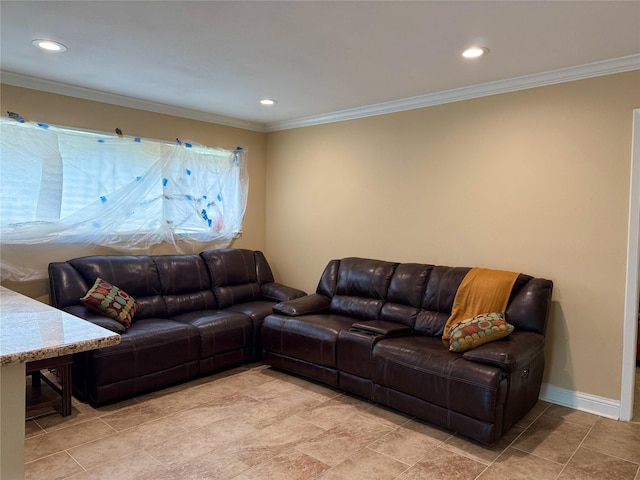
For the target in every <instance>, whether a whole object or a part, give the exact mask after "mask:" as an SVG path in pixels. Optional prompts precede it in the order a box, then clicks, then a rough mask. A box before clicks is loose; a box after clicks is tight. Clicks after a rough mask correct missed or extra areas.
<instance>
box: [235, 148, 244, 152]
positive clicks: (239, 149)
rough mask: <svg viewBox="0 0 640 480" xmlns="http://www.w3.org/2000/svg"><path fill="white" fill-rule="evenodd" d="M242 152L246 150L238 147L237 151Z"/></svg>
mask: <svg viewBox="0 0 640 480" xmlns="http://www.w3.org/2000/svg"><path fill="white" fill-rule="evenodd" d="M242 150H244V148H242V147H236V151H238V152H241V151H242Z"/></svg>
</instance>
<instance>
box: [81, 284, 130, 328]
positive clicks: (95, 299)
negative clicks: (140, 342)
mask: <svg viewBox="0 0 640 480" xmlns="http://www.w3.org/2000/svg"><path fill="white" fill-rule="evenodd" d="M80 302H81V303H82V304H84V305H86V306H87V307H89V308H90V309H91V310H94V311H96V312H98V313H100V314H101V315H105V316H107V317H110V318H113V319H115V320H117V321H118V322H120V323H121V324H122V325H123V326H124V328H129V327H130V326H131V320H132V319H133V316H134V315H135V313H136V308H138V305H137V303H136V300H135V299H134V298H133V297H132V296H131V295H129V294H128V293H126V292H125V291H124V290H120V289H119V288H118V287H116V286H115V285H111V284H110V283H109V282H107V281H106V280H103V279H101V278H100V277H98V278H97V279H96V281H95V283H94V284H93V287H91V288H90V289H89V290H88V291H87V293H86V294H85V296H84V297H82V298H81V299H80Z"/></svg>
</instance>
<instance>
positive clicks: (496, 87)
mask: <svg viewBox="0 0 640 480" xmlns="http://www.w3.org/2000/svg"><path fill="white" fill-rule="evenodd" d="M631 70H640V54H636V55H629V56H626V57H619V58H614V59H610V60H603V61H600V62H595V63H588V64H585V65H577V66H574V67H568V68H562V69H558V70H552V71H549V72H543V73H536V74H533V75H525V76H522V77H515V78H510V79H507V80H498V81H495V82H488V83H482V84H479V85H472V86H470V87H462V88H456V89H452V90H443V91H441V92H435V93H429V94H426V95H419V96H416V97H410V98H404V99H400V100H393V101H390V102H383V103H377V104H374V105H367V106H364V107H356V108H350V109H346V110H340V111H337V112H331V113H327V114H322V115H313V116H309V117H303V118H298V119H294V120H285V121H282V122H273V123H267V124H262V123H257V122H250V121H246V120H240V119H236V118H231V117H225V116H221V115H216V114H212V113H206V112H200V111H197V110H190V109H186V108H180V107H175V106H171V105H166V104H162V103H156V102H150V101H146V100H140V99H137V98H133V97H127V96H124V95H116V94H113V93H107V92H102V91H99V90H93V89H90V88H84V87H79V86H76V85H69V84H65V83H60V82H54V81H51V80H44V79H42V78H37V77H31V76H27V75H21V74H18V73H13V72H5V71H2V72H0V81H1V82H2V83H6V84H7V85H13V86H17V87H24V88H31V89H34V90H42V91H45V92H49V93H57V94H60V95H67V96H70V97H77V98H83V99H85V100H93V101H97V102H103V103H108V104H112V105H119V106H121V107H128V108H136V109H139V110H146V111H150V112H156V113H162V114H166V115H173V116H176V117H182V118H189V119H192V120H201V121H203V122H210V123H216V124H219V125H226V126H228V127H235V128H242V129H245V130H252V131H256V132H276V131H279V130H289V129H293V128H300V127H310V126H313V125H322V124H325V123H334V122H342V121H345V120H355V119H358V118H365V117H372V116H376V115H384V114H387V113H395V112H402V111H405V110H414V109H418V108H425V107H431V106H434V105H442V104H445V103H453V102H460V101H462V100H471V99H473V98H480V97H486V96H490V95H498V94H501V93H509V92H515V91H518V90H526V89H529V88H536V87H543V86H547V85H553V84H557V83H564V82H572V81H576V80H583V79H587V78H591V77H598V76H602V75H611V74H615V73H623V72H628V71H631Z"/></svg>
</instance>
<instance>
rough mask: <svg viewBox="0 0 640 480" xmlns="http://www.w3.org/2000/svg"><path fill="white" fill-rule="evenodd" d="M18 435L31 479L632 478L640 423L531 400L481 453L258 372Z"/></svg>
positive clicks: (51, 418)
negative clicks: (517, 418) (525, 412)
mask: <svg viewBox="0 0 640 480" xmlns="http://www.w3.org/2000/svg"><path fill="white" fill-rule="evenodd" d="M637 383H638V382H637ZM637 397H640V395H637ZM26 437H27V438H26V441H25V462H26V464H25V474H26V478H27V479H38V480H54V479H62V478H64V479H69V480H80V479H82V480H85V479H118V480H126V479H140V480H178V479H179V480H187V479H194V480H195V479H237V480H250V479H261V480H262V479H277V480H287V479H303V480H309V479H319V480H329V479H349V480H354V479H366V480H373V479H400V480H410V479H440V478H442V479H483V480H485V479H509V480H514V479H536V480H542V479H580V480H584V479H598V480H600V479H616V480H618V479H631V480H633V479H640V473H639V466H640V423H630V422H618V421H614V420H610V419H607V418H603V417H599V416H596V415H591V414H588V413H584V412H579V411H576V410H571V409H568V408H565V407H561V406H557V405H553V404H550V403H546V402H543V401H540V402H538V404H537V405H536V406H535V407H534V409H533V410H532V411H531V412H529V414H528V415H527V416H526V417H525V418H523V419H522V420H521V421H520V422H518V424H517V425H515V426H514V427H513V428H512V429H511V430H510V431H509V432H508V433H507V435H506V436H505V437H504V438H503V439H502V441H501V442H500V443H499V444H498V445H495V446H493V447H485V446H481V445H478V444H476V443H473V442H470V441H468V440H465V439H464V438H461V437H458V436H456V435H454V434H452V433H451V432H448V431H445V430H442V429H440V428H436V427H434V426H431V425H428V424H426V423H423V422H420V421H417V420H415V419H412V418H411V417H408V416H405V415H402V414H400V413H398V412H394V411H390V410H387V409H384V408H381V407H380V406H377V405H375V404H372V403H369V402H366V401H364V400H360V399H358V398H355V397H352V396H350V395H347V394H344V393H343V392H340V391H338V390H334V389H331V388H326V387H324V386H321V385H318V384H315V383H311V382H307V381H305V380H302V379H299V378H296V377H292V376H289V375H286V374H283V373H280V372H277V371H274V370H272V369H270V368H269V367H266V366H263V365H251V366H248V367H242V368H237V369H234V370H231V371H228V372H225V373H222V374H219V375H215V376H211V377H207V378H203V379H198V380H195V381H192V382H190V383H186V384H183V385H179V386H176V387H172V388H169V389H165V390H162V391H160V392H155V393H152V394H149V395H145V396H141V397H138V398H135V399H132V400H127V401H124V402H121V403H117V404H114V405H110V406H106V407H102V408H97V409H95V408H92V407H90V406H88V405H86V404H83V403H80V402H78V401H77V400H75V399H74V405H73V414H72V415H71V416H70V417H66V418H63V417H61V416H59V415H58V414H56V413H53V414H47V415H43V416H40V417H36V418H33V419H28V420H27V423H26Z"/></svg>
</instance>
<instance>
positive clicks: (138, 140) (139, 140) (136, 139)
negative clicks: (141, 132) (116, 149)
mask: <svg viewBox="0 0 640 480" xmlns="http://www.w3.org/2000/svg"><path fill="white" fill-rule="evenodd" d="M133 141H134V142H138V143H140V142H141V141H142V139H141V138H140V137H136V138H134V139H133Z"/></svg>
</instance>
